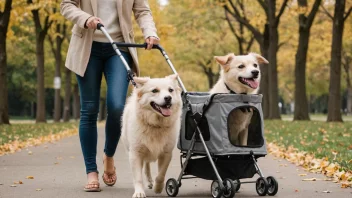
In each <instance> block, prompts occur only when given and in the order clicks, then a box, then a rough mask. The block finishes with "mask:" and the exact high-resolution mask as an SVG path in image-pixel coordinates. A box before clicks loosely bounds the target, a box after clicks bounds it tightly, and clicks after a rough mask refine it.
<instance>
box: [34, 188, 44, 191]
mask: <svg viewBox="0 0 352 198" xmlns="http://www.w3.org/2000/svg"><path fill="white" fill-rule="evenodd" d="M42 190H43V189H41V188H37V189H35V191H42Z"/></svg>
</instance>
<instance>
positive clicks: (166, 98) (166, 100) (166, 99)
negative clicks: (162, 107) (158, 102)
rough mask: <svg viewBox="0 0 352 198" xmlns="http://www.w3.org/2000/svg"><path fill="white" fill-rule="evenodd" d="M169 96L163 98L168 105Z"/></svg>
mask: <svg viewBox="0 0 352 198" xmlns="http://www.w3.org/2000/svg"><path fill="white" fill-rule="evenodd" d="M171 99H172V98H171V96H165V97H164V100H165V102H168V103H170V102H171Z"/></svg>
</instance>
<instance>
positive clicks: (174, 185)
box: [97, 23, 278, 198]
mask: <svg viewBox="0 0 352 198" xmlns="http://www.w3.org/2000/svg"><path fill="white" fill-rule="evenodd" d="M97 29H98V30H101V31H102V32H103V34H104V35H105V36H106V38H107V39H108V40H109V42H110V43H111V45H112V47H113V49H114V50H115V52H116V54H117V55H118V56H119V58H120V59H121V61H122V63H123V65H124V66H125V68H126V70H127V80H128V81H130V82H131V84H132V85H133V86H135V87H136V86H137V85H136V83H135V82H134V80H133V77H134V73H133V72H132V70H131V68H130V67H129V66H128V63H127V62H126V60H125V59H124V57H123V56H122V54H121V52H120V50H119V49H118V47H134V48H144V49H146V48H147V43H144V44H134V43H115V42H114V41H113V40H112V38H111V37H110V35H109V34H108V33H107V31H106V29H105V28H104V26H103V25H102V24H100V23H99V24H97ZM152 48H153V49H158V50H159V51H160V52H161V54H162V55H163V57H164V58H165V60H166V62H167V63H168V65H169V67H170V68H171V70H172V72H173V73H174V74H177V81H178V83H179V84H180V87H181V89H182V95H184V94H186V93H187V90H186V88H185V86H184V84H183V82H182V80H181V78H180V77H179V75H178V73H177V71H176V69H175V67H174V66H173V64H172V62H171V60H170V58H169V56H168V55H167V53H166V52H165V50H164V48H163V47H162V46H161V45H158V44H157V45H153V47H152ZM185 100H186V101H185V102H186V104H190V103H189V101H188V99H187V98H186V97H185ZM188 108H189V110H191V109H192V107H191V105H188ZM205 112H206V111H204V113H203V114H202V115H201V116H202V117H203V116H204V114H205ZM193 121H194V123H195V124H196V130H195V133H193V135H192V138H191V144H190V147H189V149H188V150H187V152H185V151H181V155H180V163H181V167H182V169H181V172H180V174H179V176H178V178H177V180H175V179H173V178H171V179H169V180H167V182H166V186H165V190H166V193H167V194H168V195H169V196H170V197H175V196H177V194H178V191H179V187H181V185H182V182H181V180H182V179H192V178H197V177H184V176H185V175H187V174H185V170H186V168H187V165H188V162H189V160H190V159H191V158H192V156H204V154H199V153H196V152H194V147H195V143H196V141H197V137H199V139H200V141H201V142H202V145H203V147H204V149H205V155H206V157H207V158H208V160H209V162H210V164H211V167H212V169H213V171H214V173H215V175H216V179H217V180H214V181H213V183H212V185H211V193H212V196H213V197H215V198H220V197H222V196H224V197H225V198H231V197H234V196H235V192H236V191H238V190H239V188H240V185H241V184H244V183H256V190H257V193H258V194H259V195H260V196H264V195H266V194H268V195H275V194H276V193H277V190H278V183H277V181H276V180H275V178H274V177H271V176H269V177H267V178H265V177H264V175H263V173H262V171H261V170H260V168H259V166H258V164H257V158H256V156H255V155H254V153H253V151H250V153H249V155H250V156H251V159H252V160H253V164H254V167H255V170H256V173H257V174H258V175H259V176H260V178H258V179H257V181H248V182H240V181H239V179H237V181H235V182H234V181H232V180H231V179H228V178H225V179H223V178H221V176H220V174H219V171H218V169H217V167H216V165H215V163H214V160H213V157H212V154H211V153H210V151H209V149H208V147H207V145H206V142H205V140H204V137H203V135H202V131H201V130H200V128H199V125H198V123H197V120H196V118H195V117H193ZM182 158H185V161H184V162H183V163H182Z"/></svg>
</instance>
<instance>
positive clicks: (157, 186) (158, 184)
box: [153, 182, 164, 194]
mask: <svg viewBox="0 0 352 198" xmlns="http://www.w3.org/2000/svg"><path fill="white" fill-rule="evenodd" d="M163 188H164V183H163V182H155V183H154V189H153V190H154V192H155V193H157V194H160V193H161V192H162V191H163Z"/></svg>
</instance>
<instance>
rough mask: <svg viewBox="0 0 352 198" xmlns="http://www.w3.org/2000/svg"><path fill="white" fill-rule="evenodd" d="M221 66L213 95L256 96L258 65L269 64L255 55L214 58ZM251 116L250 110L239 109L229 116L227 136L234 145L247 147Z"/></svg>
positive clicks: (211, 91) (258, 75) (258, 81)
mask: <svg viewBox="0 0 352 198" xmlns="http://www.w3.org/2000/svg"><path fill="white" fill-rule="evenodd" d="M215 60H216V61H217V62H218V63H219V64H220V65H221V68H222V69H221V72H220V79H219V80H218V82H217V83H216V84H215V85H214V87H213V88H212V89H211V90H210V93H211V94H214V93H237V94H256V93H257V92H258V90H259V83H260V69H259V64H262V63H266V64H268V63H269V62H268V61H267V60H266V59H265V58H264V57H262V56H260V55H258V54H256V53H249V54H248V55H240V56H235V55H234V54H232V53H231V54H228V55H226V56H215ZM252 115H253V109H252V108H240V109H236V110H234V111H233V112H232V113H231V114H230V118H229V119H228V121H229V136H230V142H231V143H232V144H234V145H241V146H246V145H247V139H248V125H249V124H250V122H251V118H252Z"/></svg>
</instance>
